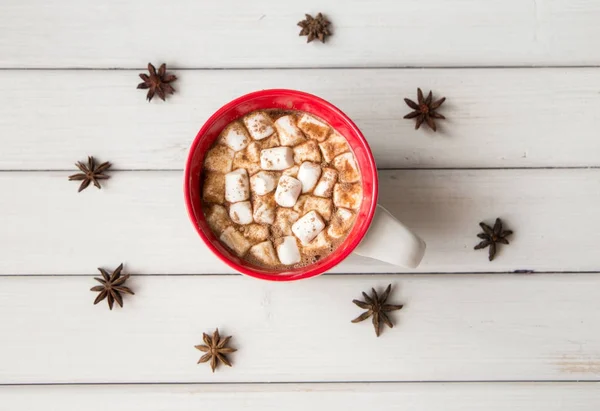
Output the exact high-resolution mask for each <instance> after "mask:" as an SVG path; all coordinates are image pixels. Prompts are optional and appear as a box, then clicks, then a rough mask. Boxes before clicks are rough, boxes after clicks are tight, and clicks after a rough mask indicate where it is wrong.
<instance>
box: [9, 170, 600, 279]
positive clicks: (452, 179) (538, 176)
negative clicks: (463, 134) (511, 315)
mask: <svg viewBox="0 0 600 411" xmlns="http://www.w3.org/2000/svg"><path fill="white" fill-rule="evenodd" d="M68 174H69V173H65V172H46V173H42V172H10V173H0V192H2V193H3V195H2V196H1V197H0V210H3V213H2V214H1V215H0V226H1V227H2V230H0V243H1V244H2V247H3V249H2V256H3V257H2V258H1V259H0V273H1V274H9V275H12V274H24V275H27V274H42V275H44V274H93V273H96V267H98V266H100V265H104V264H106V265H108V266H111V265H114V266H116V265H118V264H119V263H120V262H125V263H126V265H127V267H128V270H129V271H130V272H132V273H136V274H188V273H192V274H207V273H231V272H232V271H231V270H230V269H229V268H227V267H226V266H225V264H223V263H222V262H220V261H219V260H218V259H217V258H216V257H215V256H213V255H212V253H211V252H210V251H209V250H207V249H206V247H205V246H204V243H203V242H202V241H201V239H200V238H199V236H198V235H197V234H196V232H195V231H194V228H193V226H192V224H191V223H190V222H189V221H188V217H187V213H186V210H185V207H184V201H183V193H182V185H183V184H182V174H181V173H180V172H177V171H172V172H167V171H157V172H117V173H113V175H112V178H111V179H110V180H108V181H107V183H106V186H105V188H104V189H102V190H101V191H98V190H97V189H95V188H93V187H92V188H89V189H87V190H86V191H84V192H82V193H79V194H78V193H77V187H78V185H77V183H74V182H69V181H67V175H68ZM599 183H600V170H597V169H593V170H463V171H459V170H400V171H398V170H396V171H391V170H390V171H382V172H380V185H381V187H380V199H379V201H380V203H381V204H382V205H383V206H385V207H386V208H388V209H389V210H390V211H391V212H392V213H393V214H394V215H396V217H398V218H399V219H400V220H401V221H403V222H404V223H405V224H407V225H408V226H409V227H410V228H412V229H414V230H415V231H416V232H417V233H419V234H420V235H421V236H422V237H423V239H424V240H425V241H426V242H427V243H428V250H427V253H426V255H425V259H424V260H423V263H422V265H421V267H420V268H419V271H421V272H500V271H501V272H507V271H514V270H536V271H599V270H600V266H599V264H598V259H597V257H596V256H597V245H598V243H599V237H598V236H599V233H598V230H597V227H598V224H599V221H598V213H597V204H598V203H599V202H600V191H599V190H598V185H599ZM496 217H501V218H503V219H504V221H505V224H506V227H507V228H508V229H512V230H514V231H515V234H514V235H513V236H512V237H511V239H510V241H511V244H510V245H509V246H504V247H501V248H500V250H499V253H498V255H497V259H496V260H494V262H492V263H490V262H488V260H487V250H484V251H473V246H474V245H475V244H477V242H478V241H479V240H478V239H477V237H476V235H477V233H478V232H480V228H479V226H478V223H479V222H480V221H486V222H488V223H493V221H494V219H495V218H496ZM399 271H402V269H401V268H399V267H395V266H392V265H387V264H384V263H379V262H377V261H374V260H370V259H367V258H364V257H358V256H350V258H348V259H347V260H346V261H344V262H343V263H342V264H341V265H339V266H338V267H336V268H335V269H334V272H342V273H344V272H359V273H360V272H399Z"/></svg>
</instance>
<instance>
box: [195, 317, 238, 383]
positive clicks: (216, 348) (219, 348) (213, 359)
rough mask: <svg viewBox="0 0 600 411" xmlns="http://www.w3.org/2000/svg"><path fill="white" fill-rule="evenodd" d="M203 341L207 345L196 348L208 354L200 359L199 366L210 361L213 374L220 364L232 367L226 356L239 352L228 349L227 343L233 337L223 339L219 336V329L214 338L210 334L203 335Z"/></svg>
mask: <svg viewBox="0 0 600 411" xmlns="http://www.w3.org/2000/svg"><path fill="white" fill-rule="evenodd" d="M202 339H203V340H204V344H206V345H196V346H195V347H196V349H198V350H200V351H202V352H205V353H206V354H204V355H203V356H202V357H200V359H199V360H198V364H200V363H203V362H207V361H208V360H210V368H212V372H215V369H216V368H217V365H219V362H222V363H223V364H225V365H226V366H228V367H231V363H230V362H229V360H228V359H227V357H226V356H225V355H226V354H231V353H232V352H236V351H237V349H235V348H231V347H226V345H227V343H228V342H229V340H230V339H231V336H229V337H225V338H223V339H221V336H220V335H219V329H218V328H217V329H216V330H215V332H214V333H213V335H212V338H211V337H210V336H209V335H208V334H206V333H202Z"/></svg>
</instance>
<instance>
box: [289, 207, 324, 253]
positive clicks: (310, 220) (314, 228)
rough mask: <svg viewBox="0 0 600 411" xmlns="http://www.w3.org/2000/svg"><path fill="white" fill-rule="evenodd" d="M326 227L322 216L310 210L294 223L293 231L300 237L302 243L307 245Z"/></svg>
mask: <svg viewBox="0 0 600 411" xmlns="http://www.w3.org/2000/svg"><path fill="white" fill-rule="evenodd" d="M324 228H325V223H324V222H323V219H322V218H321V216H320V215H319V214H318V213H317V212H316V211H310V212H308V213H307V214H305V215H304V216H302V217H300V218H299V219H298V221H296V222H295V223H294V224H293V225H292V232H293V233H294V235H295V236H296V237H298V240H300V243H302V245H307V244H308V243H310V242H311V241H312V240H313V239H314V238H315V237H316V236H317V235H318V234H319V233H320V232H321V231H323V229H324Z"/></svg>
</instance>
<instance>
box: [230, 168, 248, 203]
mask: <svg viewBox="0 0 600 411" xmlns="http://www.w3.org/2000/svg"><path fill="white" fill-rule="evenodd" d="M248 198H250V183H249V182H248V172H247V171H246V170H245V169H243V168H238V169H237V170H234V171H232V172H230V173H227V174H225V200H227V201H229V202H230V203H237V202H238V201H244V200H247V199H248Z"/></svg>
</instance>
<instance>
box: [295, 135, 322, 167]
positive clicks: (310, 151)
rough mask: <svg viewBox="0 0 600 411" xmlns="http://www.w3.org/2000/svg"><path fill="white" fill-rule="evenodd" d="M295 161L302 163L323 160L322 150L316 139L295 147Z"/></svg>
mask: <svg viewBox="0 0 600 411" xmlns="http://www.w3.org/2000/svg"><path fill="white" fill-rule="evenodd" d="M294 161H295V162H296V164H300V163H302V162H303V161H314V162H315V163H320V162H321V152H320V151H319V145H318V144H317V142H316V141H314V140H309V141H307V142H306V143H302V144H298V145H297V146H296V147H294Z"/></svg>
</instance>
